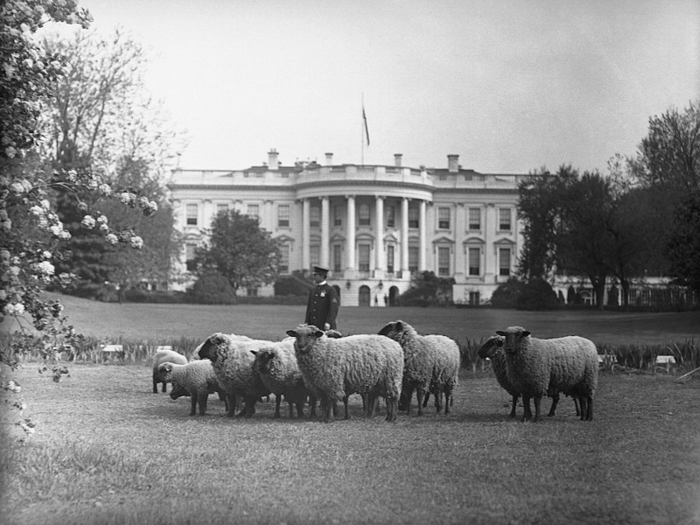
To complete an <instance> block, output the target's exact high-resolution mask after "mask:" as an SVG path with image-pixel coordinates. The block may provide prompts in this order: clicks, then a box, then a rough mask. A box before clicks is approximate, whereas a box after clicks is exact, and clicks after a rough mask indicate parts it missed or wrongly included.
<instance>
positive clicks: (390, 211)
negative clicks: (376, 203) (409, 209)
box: [386, 205, 396, 228]
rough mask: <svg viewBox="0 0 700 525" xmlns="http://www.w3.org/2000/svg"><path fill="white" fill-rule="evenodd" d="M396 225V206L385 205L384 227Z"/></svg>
mask: <svg viewBox="0 0 700 525" xmlns="http://www.w3.org/2000/svg"><path fill="white" fill-rule="evenodd" d="M395 226H396V208H394V207H393V206H391V205H389V206H387V207H386V227H387V228H394V227H395Z"/></svg>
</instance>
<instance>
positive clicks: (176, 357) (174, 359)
mask: <svg viewBox="0 0 700 525" xmlns="http://www.w3.org/2000/svg"><path fill="white" fill-rule="evenodd" d="M162 363H175V364H178V365H184V364H185V363H187V358H186V357H185V356H184V355H182V354H178V353H177V352H173V351H172V350H158V351H157V352H156V353H155V355H154V356H153V393H154V394H157V393H158V383H163V389H162V391H163V392H166V391H167V386H168V383H167V381H165V380H163V378H162V377H160V374H159V373H158V367H159V366H160V365H161V364H162Z"/></svg>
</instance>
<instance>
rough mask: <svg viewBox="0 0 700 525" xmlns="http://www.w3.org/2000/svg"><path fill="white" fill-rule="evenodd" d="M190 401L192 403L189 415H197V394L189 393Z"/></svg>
mask: <svg viewBox="0 0 700 525" xmlns="http://www.w3.org/2000/svg"><path fill="white" fill-rule="evenodd" d="M190 401H191V403H192V406H191V408H190V415H191V416H194V415H196V414H197V392H190Z"/></svg>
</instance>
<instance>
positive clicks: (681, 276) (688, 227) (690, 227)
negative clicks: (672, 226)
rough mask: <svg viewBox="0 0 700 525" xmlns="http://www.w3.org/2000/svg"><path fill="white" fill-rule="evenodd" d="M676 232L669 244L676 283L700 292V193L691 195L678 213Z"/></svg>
mask: <svg viewBox="0 0 700 525" xmlns="http://www.w3.org/2000/svg"><path fill="white" fill-rule="evenodd" d="M675 222H676V225H677V226H676V230H675V231H674V232H673V234H672V235H671V238H670V240H669V243H668V256H669V259H670V260H671V273H672V274H673V275H675V276H676V279H675V281H676V283H677V284H680V285H683V286H688V287H690V288H691V289H693V290H695V291H697V292H700V192H694V193H690V194H689V195H688V196H687V197H686V198H684V199H683V201H682V202H681V203H680V204H679V206H678V210H677V211H676V217H675Z"/></svg>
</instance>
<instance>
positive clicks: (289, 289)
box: [274, 274, 314, 298]
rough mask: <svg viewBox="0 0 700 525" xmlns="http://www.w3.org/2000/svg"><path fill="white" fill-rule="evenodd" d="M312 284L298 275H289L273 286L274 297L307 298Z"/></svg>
mask: <svg viewBox="0 0 700 525" xmlns="http://www.w3.org/2000/svg"><path fill="white" fill-rule="evenodd" d="M313 286H314V285H313V283H311V282H309V281H307V280H306V279H304V278H303V277H301V276H299V275H296V274H295V275H289V276H286V277H282V278H280V279H278V280H277V282H275V284H274V289H275V296H280V295H282V296H284V295H301V296H303V297H304V298H306V297H308V295H309V290H310V289H311V288H313Z"/></svg>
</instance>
